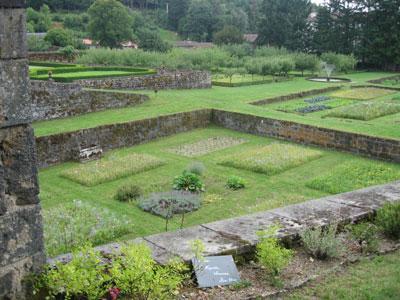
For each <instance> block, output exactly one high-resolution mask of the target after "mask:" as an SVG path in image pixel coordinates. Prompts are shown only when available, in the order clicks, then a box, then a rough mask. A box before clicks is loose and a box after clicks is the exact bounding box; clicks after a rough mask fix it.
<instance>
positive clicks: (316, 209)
mask: <svg viewBox="0 0 400 300" xmlns="http://www.w3.org/2000/svg"><path fill="white" fill-rule="evenodd" d="M333 199H334V197H327V198H322V199H317V200H310V201H306V202H303V203H299V204H294V205H289V206H285V207H282V208H277V209H274V210H271V211H270V212H271V213H273V214H276V215H278V216H281V217H285V218H288V219H292V220H294V221H296V222H298V223H300V224H304V225H305V226H306V227H319V226H325V225H328V224H331V223H343V222H350V221H357V220H359V219H361V218H363V217H365V216H367V215H369V214H370V213H372V209H370V208H360V207H353V206H349V205H345V204H342V203H337V202H334V201H332V200H333Z"/></svg>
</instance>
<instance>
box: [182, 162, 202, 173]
mask: <svg viewBox="0 0 400 300" xmlns="http://www.w3.org/2000/svg"><path fill="white" fill-rule="evenodd" d="M205 170H206V167H205V166H204V164H203V163H201V162H192V163H191V164H189V165H188V166H187V168H186V172H188V173H193V174H196V175H198V176H201V175H203V174H204V172H205Z"/></svg>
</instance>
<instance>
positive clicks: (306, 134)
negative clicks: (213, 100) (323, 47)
mask: <svg viewBox="0 0 400 300" xmlns="http://www.w3.org/2000/svg"><path fill="white" fill-rule="evenodd" d="M212 122H213V123H214V124H216V125H218V126H222V127H225V128H228V129H232V130H236V131H240V132H245V133H250V134H255V135H261V136H268V137H272V138H277V139H283V140H287V141H293V142H296V143H302V144H309V145H316V146H320V147H324V148H329V149H337V150H342V151H347V152H351V153H355V154H360V155H365V156H369V157H372V158H377V159H383V160H389V161H395V162H400V140H392V139H385V138H378V137H372V136H367V135H361V134H356V133H349V132H344V131H337V130H333V129H326V128H320V127H316V126H311V125H304V124H299V123H295V122H290V121H281V120H275V119H270V118H264V117H257V116H253V115H247V114H242V113H235V112H227V111H219V110H213V114H212Z"/></svg>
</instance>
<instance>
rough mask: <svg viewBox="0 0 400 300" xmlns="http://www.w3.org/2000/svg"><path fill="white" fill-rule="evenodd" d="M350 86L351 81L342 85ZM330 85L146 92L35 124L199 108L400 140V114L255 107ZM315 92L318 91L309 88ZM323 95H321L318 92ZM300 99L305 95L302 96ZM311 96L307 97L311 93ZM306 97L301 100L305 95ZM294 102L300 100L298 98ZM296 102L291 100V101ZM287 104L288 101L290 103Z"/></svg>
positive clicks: (77, 123)
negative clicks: (122, 103) (131, 101)
mask: <svg viewBox="0 0 400 300" xmlns="http://www.w3.org/2000/svg"><path fill="white" fill-rule="evenodd" d="M387 74H388V73H377V72H358V73H353V74H348V77H349V78H351V79H352V81H353V82H357V83H359V84H363V83H365V82H366V81H368V80H371V79H374V78H375V79H376V78H381V77H384V76H387ZM342 85H344V86H346V87H347V86H348V85H346V84H342ZM325 87H333V88H335V87H340V85H331V84H325V83H314V82H310V81H307V80H305V79H304V78H301V77H296V78H294V79H293V80H292V81H290V82H279V83H273V84H268V85H254V86H244V87H237V88H224V87H213V88H212V89H193V90H184V91H182V90H179V91H178V90H163V91H158V93H156V94H155V93H154V92H151V91H147V92H144V93H146V94H147V95H149V96H150V101H148V102H146V103H145V104H142V105H139V106H136V107H134V108H124V109H117V110H108V111H105V112H98V113H91V114H87V115H83V116H79V117H72V118H66V119H62V120H54V121H50V122H38V123H35V124H34V128H35V132H36V135H37V136H45V135H52V134H57V133H62V132H69V131H75V130H79V129H85V128H94V127H97V126H100V125H107V124H115V123H124V122H129V121H134V120H140V119H145V118H151V117H155V116H160V115H168V114H174V113H177V112H187V111H192V110H195V109H204V108H214V109H222V110H230V111H235V112H241V113H244V114H250V115H255V116H261V117H268V118H272V119H277V120H282V121H292V122H297V123H300V124H305V125H311V126H317V127H320V128H329V129H335V130H340V131H347V132H352V133H359V134H366V135H370V136H376V137H386V138H392V139H400V131H399V130H397V129H396V128H397V126H398V122H399V121H400V119H399V118H400V114H398V113H397V114H392V115H387V116H384V117H381V118H377V119H374V120H371V121H368V122H365V121H361V120H352V121H351V122H349V121H348V120H345V119H341V118H322V116H323V115H325V114H326V113H327V112H326V111H322V112H316V113H311V114H307V115H302V114H297V113H286V112H283V111H280V110H279V109H277V107H278V106H279V105H280V104H281V103H274V104H268V105H262V106H255V105H250V103H254V102H256V101H260V100H261V99H271V98H277V97H280V96H285V95H288V94H294V93H299V92H310V91H313V90H319V91H316V92H315V93H317V94H316V95H315V96H317V95H327V96H329V94H330V92H321V91H320V89H322V88H325ZM394 92H395V93H394V94H392V95H386V96H383V97H380V98H377V99H376V100H377V101H380V100H381V99H387V100H390V99H392V98H395V97H396V96H397V95H398V94H399V92H397V91H394ZM310 93H312V94H314V92H310ZM318 93H319V94H318ZM300 97H301V96H300ZM306 97H308V96H306ZM300 100H301V99H300ZM293 101H296V99H294V100H293ZM346 101H347V100H346ZM289 102H291V101H288V102H287V103H289ZM285 103H286V102H285Z"/></svg>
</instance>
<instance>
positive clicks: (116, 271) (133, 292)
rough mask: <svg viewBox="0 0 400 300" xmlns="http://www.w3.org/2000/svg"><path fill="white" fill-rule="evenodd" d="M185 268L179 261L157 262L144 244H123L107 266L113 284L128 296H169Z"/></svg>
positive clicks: (137, 297)
mask: <svg viewBox="0 0 400 300" xmlns="http://www.w3.org/2000/svg"><path fill="white" fill-rule="evenodd" d="M186 271H187V269H186V266H185V265H184V264H183V263H181V262H179V261H171V262H170V263H169V264H167V265H166V266H160V265H158V264H157V263H156V262H155V261H154V259H153V258H152V253H151V249H150V248H149V247H148V246H147V245H145V244H137V245H130V246H126V247H124V248H123V249H122V250H121V255H120V256H118V257H117V258H116V259H115V260H114V261H113V264H112V267H111V268H110V270H109V272H110V277H111V278H112V281H113V283H114V284H115V286H116V287H117V288H119V289H120V290H121V294H123V295H126V296H129V297H130V299H172V298H173V295H174V293H175V292H176V291H177V289H178V288H179V287H180V285H181V284H182V282H183V280H184V279H185V276H184V272H186Z"/></svg>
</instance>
